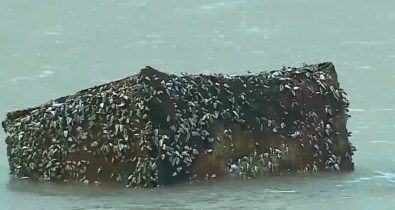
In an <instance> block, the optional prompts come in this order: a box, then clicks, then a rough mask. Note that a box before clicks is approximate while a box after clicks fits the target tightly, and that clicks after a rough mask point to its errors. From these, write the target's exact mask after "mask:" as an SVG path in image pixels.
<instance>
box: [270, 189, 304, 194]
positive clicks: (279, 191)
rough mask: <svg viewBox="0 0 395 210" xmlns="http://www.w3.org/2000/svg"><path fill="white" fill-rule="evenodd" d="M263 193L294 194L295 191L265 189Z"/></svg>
mask: <svg viewBox="0 0 395 210" xmlns="http://www.w3.org/2000/svg"><path fill="white" fill-rule="evenodd" d="M265 192H268V193H296V191H295V190H271V189H265Z"/></svg>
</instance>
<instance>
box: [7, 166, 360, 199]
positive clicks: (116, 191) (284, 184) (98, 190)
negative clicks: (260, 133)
mask: <svg viewBox="0 0 395 210" xmlns="http://www.w3.org/2000/svg"><path fill="white" fill-rule="evenodd" d="M353 177H355V174H353V173H352V172H351V173H350V172H349V173H318V174H310V175H306V174H303V175H300V174H287V175H279V176H264V177H258V178H254V179H251V180H239V179H236V178H228V179H223V180H216V181H211V182H204V183H193V184H191V183H186V184H178V185H176V186H171V187H160V188H136V189H133V188H125V187H123V186H122V185H111V184H102V185H99V186H96V185H93V184H89V185H86V184H82V183H55V182H39V181H32V180H29V179H19V178H15V177H10V179H9V182H8V185H7V187H8V189H9V190H10V191H14V192H19V193H27V194H34V195H40V196H82V197H97V196H122V195H134V194H158V195H160V194H164V193H165V194H169V193H183V192H184V193H193V192H194V191H205V190H208V191H212V190H214V191H218V192H221V191H228V190H232V191H233V190H237V191H243V190H248V191H251V190H254V189H259V190H263V191H261V192H262V193H298V190H299V189H300V188H302V187H303V186H306V185H321V184H322V183H323V182H326V183H327V182H336V181H340V182H341V181H346V180H350V179H352V178H353Z"/></svg>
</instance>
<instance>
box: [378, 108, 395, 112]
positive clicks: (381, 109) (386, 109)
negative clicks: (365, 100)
mask: <svg viewBox="0 0 395 210" xmlns="http://www.w3.org/2000/svg"><path fill="white" fill-rule="evenodd" d="M374 110H376V111H394V109H392V108H379V109H374Z"/></svg>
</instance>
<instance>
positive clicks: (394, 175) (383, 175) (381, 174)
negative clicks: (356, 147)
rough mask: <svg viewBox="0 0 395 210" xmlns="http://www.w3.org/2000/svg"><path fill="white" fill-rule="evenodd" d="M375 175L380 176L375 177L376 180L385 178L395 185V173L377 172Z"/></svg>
mask: <svg viewBox="0 0 395 210" xmlns="http://www.w3.org/2000/svg"><path fill="white" fill-rule="evenodd" d="M374 173H376V174H378V175H376V176H374V177H376V178H383V179H386V180H387V181H389V182H392V183H395V173H388V172H382V171H375V172H374Z"/></svg>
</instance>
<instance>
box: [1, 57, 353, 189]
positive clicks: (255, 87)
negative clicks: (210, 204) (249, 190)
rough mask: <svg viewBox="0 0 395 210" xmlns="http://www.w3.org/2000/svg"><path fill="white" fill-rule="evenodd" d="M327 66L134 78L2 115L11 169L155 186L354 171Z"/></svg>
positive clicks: (339, 95) (343, 114)
mask: <svg viewBox="0 0 395 210" xmlns="http://www.w3.org/2000/svg"><path fill="white" fill-rule="evenodd" d="M348 105H349V102H348V100H347V98H346V94H345V92H344V91H343V89H341V88H340V87H339V83H338V81H337V75H336V72H335V69H334V66H333V64H332V63H321V64H317V65H305V66H303V67H300V68H283V69H281V70H275V71H271V72H261V73H258V74H246V75H240V76H226V75H222V74H215V75H205V74H201V75H182V76H176V75H169V74H166V73H163V72H159V71H157V70H155V69H153V68H151V67H145V68H144V69H142V70H141V72H140V73H139V74H137V75H134V76H131V77H127V78H125V79H122V80H118V81H114V82H111V83H108V84H105V85H101V86H97V87H93V88H90V89H86V90H82V91H80V92H77V93H76V94H74V95H70V96H66V97H62V98H59V99H56V100H53V101H50V102H48V103H46V104H44V105H41V106H39V107H35V108H31V109H26V110H20V111H15V112H11V113H8V114H7V118H6V120H5V121H4V122H3V123H2V125H3V128H4V130H5V131H6V134H7V137H6V143H7V154H8V158H9V165H10V170H11V174H13V175H15V176H17V177H30V178H32V179H35V180H51V181H64V182H84V183H96V184H100V183H112V182H114V183H120V184H123V185H125V186H127V187H157V186H163V185H171V184H174V183H179V182H196V181H204V180H213V179H219V178H223V177H229V176H235V177H239V178H252V177H256V176H260V175H267V174H278V173H293V172H300V173H303V172H304V173H314V172H319V171H351V170H353V168H354V164H353V162H352V155H353V152H354V151H355V148H354V147H353V146H352V145H351V143H350V142H349V140H348V136H349V133H348V131H347V129H346V122H347V118H348V117H349V115H348V114H347V107H348Z"/></svg>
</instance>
